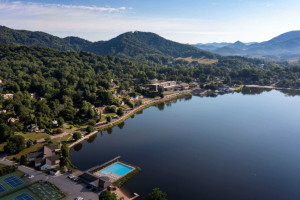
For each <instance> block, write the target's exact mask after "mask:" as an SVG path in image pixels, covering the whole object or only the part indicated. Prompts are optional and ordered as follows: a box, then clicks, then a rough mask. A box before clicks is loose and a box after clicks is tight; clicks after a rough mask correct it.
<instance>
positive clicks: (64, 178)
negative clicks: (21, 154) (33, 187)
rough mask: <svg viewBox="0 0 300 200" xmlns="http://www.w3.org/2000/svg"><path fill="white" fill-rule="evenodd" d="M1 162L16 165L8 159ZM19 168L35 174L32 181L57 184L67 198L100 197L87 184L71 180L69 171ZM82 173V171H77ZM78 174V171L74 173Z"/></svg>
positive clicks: (68, 199)
mask: <svg viewBox="0 0 300 200" xmlns="http://www.w3.org/2000/svg"><path fill="white" fill-rule="evenodd" d="M0 163H2V164H5V165H14V163H13V162H10V161H7V160H5V159H2V160H0ZM18 169H19V170H20V171H22V172H24V173H26V174H29V175H33V176H34V177H33V178H31V179H28V178H27V180H29V181H30V182H35V181H39V180H43V181H49V182H50V183H52V184H54V185H55V186H57V187H58V188H59V189H60V190H61V191H62V192H63V193H65V194H66V196H67V197H66V198H65V199H67V200H74V199H75V198H76V197H78V196H80V197H83V198H84V200H95V199H99V196H98V194H96V193H95V192H92V191H90V190H88V189H86V185H85V184H83V183H78V182H74V181H72V180H70V179H69V178H68V175H69V174H68V173H66V174H61V175H59V176H52V175H47V174H45V173H42V172H40V171H37V170H34V169H31V168H28V167H25V166H18ZM77 173H80V172H77ZM74 175H75V176H76V172H75V173H74Z"/></svg>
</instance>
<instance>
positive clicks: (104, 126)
mask: <svg viewBox="0 0 300 200" xmlns="http://www.w3.org/2000/svg"><path fill="white" fill-rule="evenodd" d="M189 94H191V90H186V91H181V92H179V93H175V94H171V95H167V96H165V97H164V98H160V99H157V100H156V99H153V100H150V101H147V102H144V103H143V104H142V105H140V106H138V107H136V108H133V109H132V110H131V111H130V112H128V113H126V114H124V115H123V116H122V117H120V118H119V119H117V120H115V121H113V122H111V123H108V124H103V122H101V123H102V125H101V123H98V124H96V125H95V128H96V129H97V130H96V131H93V132H91V133H89V134H87V135H85V136H84V137H82V138H80V139H79V140H77V141H74V142H72V143H71V144H69V145H68V147H69V149H71V148H72V147H74V146H75V145H77V144H79V143H81V142H82V141H84V140H87V139H89V138H90V137H91V136H93V135H94V134H97V133H98V132H99V131H103V130H105V129H107V128H110V127H114V126H116V125H118V124H120V123H122V122H124V121H126V120H127V119H128V118H129V117H131V116H132V115H134V114H136V113H137V112H138V111H141V110H144V109H146V108H149V107H150V106H153V105H155V104H157V103H162V102H166V101H170V100H173V99H177V98H179V97H181V96H182V97H183V96H186V95H189Z"/></svg>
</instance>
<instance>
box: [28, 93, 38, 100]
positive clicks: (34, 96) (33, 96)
mask: <svg viewBox="0 0 300 200" xmlns="http://www.w3.org/2000/svg"><path fill="white" fill-rule="evenodd" d="M29 95H30V97H31V98H33V99H35V98H36V97H37V95H36V93H30V94H29Z"/></svg>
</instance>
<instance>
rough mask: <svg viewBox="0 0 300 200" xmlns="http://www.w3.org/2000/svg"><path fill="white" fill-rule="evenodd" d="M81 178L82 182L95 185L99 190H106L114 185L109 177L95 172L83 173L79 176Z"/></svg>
mask: <svg viewBox="0 0 300 200" xmlns="http://www.w3.org/2000/svg"><path fill="white" fill-rule="evenodd" d="M79 178H80V180H81V181H82V182H84V183H85V184H87V185H89V186H91V187H94V188H96V189H98V190H100V191H101V190H105V189H107V188H108V187H109V186H111V185H112V183H111V182H110V181H109V178H108V177H101V178H99V177H97V176H95V175H93V174H90V173H88V172H85V173H83V174H81V175H80V176H79Z"/></svg>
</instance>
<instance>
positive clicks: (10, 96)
mask: <svg viewBox="0 0 300 200" xmlns="http://www.w3.org/2000/svg"><path fill="white" fill-rule="evenodd" d="M2 96H3V99H5V100H6V99H12V98H14V94H2Z"/></svg>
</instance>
